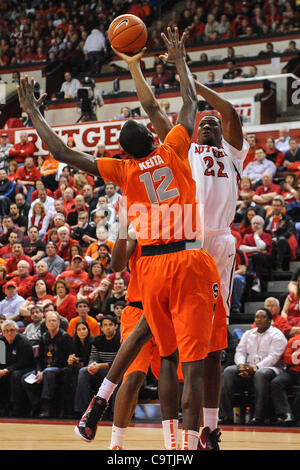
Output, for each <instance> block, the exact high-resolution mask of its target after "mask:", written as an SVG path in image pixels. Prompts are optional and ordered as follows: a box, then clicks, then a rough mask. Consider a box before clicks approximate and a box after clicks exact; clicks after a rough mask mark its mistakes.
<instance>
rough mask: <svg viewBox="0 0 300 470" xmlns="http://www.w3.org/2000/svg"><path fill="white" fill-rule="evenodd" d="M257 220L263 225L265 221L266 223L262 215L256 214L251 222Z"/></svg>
mask: <svg viewBox="0 0 300 470" xmlns="http://www.w3.org/2000/svg"><path fill="white" fill-rule="evenodd" d="M255 220H259V222H260V223H261V224H262V225H264V223H265V220H264V218H263V217H261V216H260V215H255V216H254V217H253V218H252V220H251V223H252V222H253V221H255Z"/></svg>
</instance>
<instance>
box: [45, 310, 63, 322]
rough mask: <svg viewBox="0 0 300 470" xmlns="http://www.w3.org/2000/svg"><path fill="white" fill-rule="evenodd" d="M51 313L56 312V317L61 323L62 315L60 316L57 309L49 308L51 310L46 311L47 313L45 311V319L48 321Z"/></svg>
mask: <svg viewBox="0 0 300 470" xmlns="http://www.w3.org/2000/svg"><path fill="white" fill-rule="evenodd" d="M49 313H55V315H56V318H57V320H58V321H59V323H60V316H59V313H58V312H57V311H56V310H49V312H45V313H44V315H45V321H47V316H48V315H49Z"/></svg>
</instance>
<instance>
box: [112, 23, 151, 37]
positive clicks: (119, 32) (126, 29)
mask: <svg viewBox="0 0 300 470" xmlns="http://www.w3.org/2000/svg"><path fill="white" fill-rule="evenodd" d="M134 26H141V27H142V31H144V26H143V25H142V24H141V23H134V24H131V25H128V26H126V27H125V28H123V29H120V30H118V31H117V34H116V35H115V36H113V37H112V38H111V40H110V41H114V40H115V39H116V38H117V37H118V36H119V35H120V34H122V33H124V32H125V31H128V30H129V29H130V28H133V27H134Z"/></svg>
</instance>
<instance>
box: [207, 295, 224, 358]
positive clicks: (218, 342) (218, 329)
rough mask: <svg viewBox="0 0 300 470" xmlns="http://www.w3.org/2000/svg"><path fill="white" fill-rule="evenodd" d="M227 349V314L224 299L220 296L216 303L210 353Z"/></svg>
mask: <svg viewBox="0 0 300 470" xmlns="http://www.w3.org/2000/svg"><path fill="white" fill-rule="evenodd" d="M226 348H227V312H226V308H225V306H224V302H223V297H222V294H221V292H220V295H219V297H218V299H217V302H216V308H215V314H214V319H213V329H212V333H211V339H210V344H209V352H213V351H221V350H222V349H226Z"/></svg>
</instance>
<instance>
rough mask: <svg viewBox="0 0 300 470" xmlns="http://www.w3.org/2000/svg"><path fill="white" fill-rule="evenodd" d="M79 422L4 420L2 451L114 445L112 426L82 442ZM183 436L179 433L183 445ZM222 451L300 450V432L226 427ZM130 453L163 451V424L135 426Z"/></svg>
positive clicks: (0, 431) (129, 438)
mask: <svg viewBox="0 0 300 470" xmlns="http://www.w3.org/2000/svg"><path fill="white" fill-rule="evenodd" d="M76 423H77V422H76V421H70V420H69V421H67V420H66V421H63V420H62V421H57V420H48V421H45V420H14V419H0V451H4V450H6V451H11V450H21V451H28V450H37V451H41V450H59V451H70V450H80V451H85V450H87V451H91V450H93V451H96V450H97V451H99V450H107V448H108V446H109V444H110V434H111V426H112V423H111V422H103V423H102V424H101V426H99V427H98V430H97V435H96V438H95V440H94V442H92V443H85V442H83V441H81V440H80V439H79V438H78V437H77V436H76V435H75V433H74V426H75V424H76ZM180 441H181V432H180V433H179V442H180ZM220 448H221V450H225V451H228V450H230V451H232V450H238V451H241V450H260V451H261V450H277V451H278V450H281V451H286V450H294V451H296V450H300V428H274V427H257V428H253V427H246V426H236V427H233V426H232V427H231V426H224V427H223V428H222V442H221V444H220ZM125 449H126V450H128V451H129V450H140V451H141V450H157V451H162V450H163V439H162V430H161V425H160V424H159V423H153V424H150V423H146V424H142V423H138V424H134V423H133V424H131V425H130V427H129V429H128V432H127V438H126V446H125Z"/></svg>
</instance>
